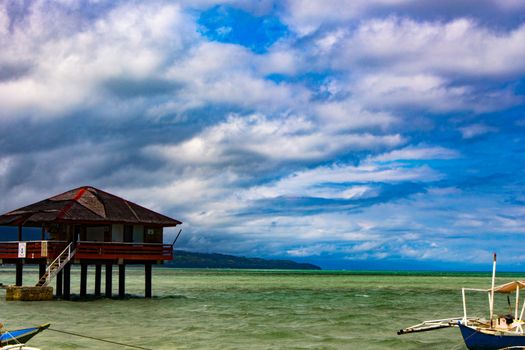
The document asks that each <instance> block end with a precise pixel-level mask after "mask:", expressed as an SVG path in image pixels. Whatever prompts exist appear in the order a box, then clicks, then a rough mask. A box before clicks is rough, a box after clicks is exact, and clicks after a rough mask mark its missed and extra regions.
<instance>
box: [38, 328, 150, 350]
mask: <svg viewBox="0 0 525 350" xmlns="http://www.w3.org/2000/svg"><path fill="white" fill-rule="evenodd" d="M48 330H49V331H53V332H57V333H64V334H68V335H74V336H75V337H81V338H87V339H93V340H98V341H101V342H105V343H110V344H116V345H120V346H127V347H128V348H134V349H142V350H153V349H150V348H144V347H142V346H137V345H130V344H125V343H119V342H116V341H112V340H107V339H102V338H96V337H90V336H88V335H82V334H78V333H73V332H68V331H62V330H59V329H55V328H48Z"/></svg>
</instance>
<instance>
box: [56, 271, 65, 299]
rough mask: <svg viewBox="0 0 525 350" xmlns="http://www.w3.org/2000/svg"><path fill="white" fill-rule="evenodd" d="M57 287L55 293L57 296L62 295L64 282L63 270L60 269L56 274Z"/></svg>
mask: <svg viewBox="0 0 525 350" xmlns="http://www.w3.org/2000/svg"><path fill="white" fill-rule="evenodd" d="M56 279H57V281H56V289H55V295H56V296H57V297H60V298H61V297H62V291H63V283H62V271H59V272H58V273H57V276H56Z"/></svg>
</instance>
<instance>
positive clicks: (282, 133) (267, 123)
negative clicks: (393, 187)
mask: <svg viewBox="0 0 525 350" xmlns="http://www.w3.org/2000/svg"><path fill="white" fill-rule="evenodd" d="M402 142H403V139H402V138H401V137H400V135H373V134H369V133H362V134H354V133H347V134H345V133H337V134H334V133H332V132H330V131H329V130H326V131H325V130H324V129H323V125H315V124H314V123H312V122H311V121H309V120H307V119H304V118H302V117H295V116H290V117H287V116H282V117H281V118H278V119H269V118H267V117H265V116H262V115H250V116H246V117H241V116H235V115H233V116H230V117H229V118H228V119H227V120H226V121H224V122H222V123H220V124H217V125H214V126H211V127H209V128H207V129H206V130H204V131H203V132H202V133H200V134H199V135H197V136H195V137H193V138H191V139H189V140H187V141H184V142H182V143H179V144H175V145H155V146H148V147H147V148H146V150H145V152H147V153H148V154H151V155H160V156H162V157H164V158H166V159H170V160H172V161H174V162H181V161H182V162H184V163H197V164H198V163H204V164H215V163H224V162H231V161H234V160H235V159H236V158H238V157H242V158H245V157H246V153H249V154H251V155H257V156H261V157H263V158H264V159H268V160H274V161H303V160H316V159H318V160H319V159H327V158H329V157H332V156H334V155H336V154H338V153H341V152H348V151H350V150H362V149H377V148H382V147H386V148H390V147H395V146H397V145H399V144H401V143H402Z"/></svg>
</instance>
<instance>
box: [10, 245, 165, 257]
mask: <svg viewBox="0 0 525 350" xmlns="http://www.w3.org/2000/svg"><path fill="white" fill-rule="evenodd" d="M19 243H20V242H18V241H16V242H0V259H17V258H19V256H18V253H19ZM24 243H26V247H25V251H26V253H25V255H26V256H25V257H26V259H41V258H46V259H54V258H56V257H57V256H58V255H59V254H60V252H61V251H62V250H63V249H64V248H65V247H66V246H67V245H68V242H63V241H27V242H24ZM76 249H77V252H76V255H75V259H92V260H99V259H100V260H114V259H115V260H116V259H125V260H136V261H139V260H172V259H173V250H172V247H171V244H161V243H120V242H118V243H114V242H91V241H89V242H88V241H81V242H77V243H76Z"/></svg>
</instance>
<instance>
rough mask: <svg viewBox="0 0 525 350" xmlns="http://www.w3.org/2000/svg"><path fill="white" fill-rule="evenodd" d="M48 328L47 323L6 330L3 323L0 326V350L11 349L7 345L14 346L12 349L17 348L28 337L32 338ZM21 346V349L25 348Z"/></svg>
mask: <svg viewBox="0 0 525 350" xmlns="http://www.w3.org/2000/svg"><path fill="white" fill-rule="evenodd" d="M48 328H49V323H46V324H43V325H40V326H37V327H31V328H23V329H15V330H12V331H8V330H6V329H5V328H3V325H2V326H1V328H0V346H1V347H0V350H2V349H11V348H10V347H9V346H14V348H12V349H19V348H20V346H21V345H23V343H26V342H27V341H28V340H29V339H31V338H33V337H34V336H35V335H37V334H38V333H40V332H42V331H44V330H46V329H48ZM26 348H27V347H25V348H22V349H26Z"/></svg>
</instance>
